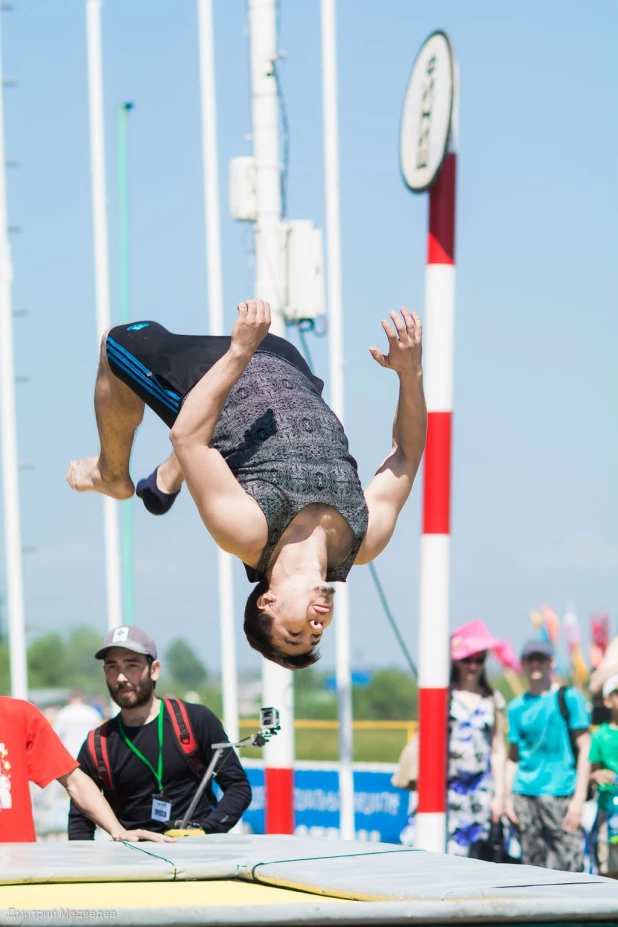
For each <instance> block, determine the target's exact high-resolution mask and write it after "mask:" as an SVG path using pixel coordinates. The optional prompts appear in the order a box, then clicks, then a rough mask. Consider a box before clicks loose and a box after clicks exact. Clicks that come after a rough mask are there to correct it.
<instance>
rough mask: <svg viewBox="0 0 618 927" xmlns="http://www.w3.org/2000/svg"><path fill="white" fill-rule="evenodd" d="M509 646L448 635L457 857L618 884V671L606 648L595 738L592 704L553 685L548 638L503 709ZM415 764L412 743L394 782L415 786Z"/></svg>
mask: <svg viewBox="0 0 618 927" xmlns="http://www.w3.org/2000/svg"><path fill="white" fill-rule="evenodd" d="M504 646H505V644H504V642H502V641H499V640H497V639H496V638H494V637H493V636H492V635H491V633H490V631H489V630H488V629H487V627H486V626H485V625H484V624H483V622H481V621H479V620H478V619H477V620H475V621H472V622H469V623H468V624H465V625H463V626H462V627H460V628H458V629H457V630H456V631H455V632H454V633H453V635H452V636H451V681H450V699H449V717H448V725H449V728H448V802H447V805H448V813H447V826H448V852H449V853H454V854H457V855H459V856H472V857H480V858H484V859H494V860H496V861H503V860H507V861H508V860H509V859H510V858H516V859H517V860H520V861H521V862H523V863H526V864H528V865H533V866H543V867H546V868H550V869H560V870H564V871H569V872H581V871H583V869H584V868H585V867H588V868H590V869H593V870H598V871H601V872H602V873H603V874H605V875H610V876H613V877H616V878H618V665H616V666H614V665H613V664H612V663H611V659H612V653H610V651H609V650H608V658H607V659H606V661H605V663H604V665H603V666H602V667H600V668H599V671H597V673H596V676H595V677H593V680H592V681H591V683H594V685H595V687H596V688H594V689H593V692H596V693H599V694H600V696H601V699H602V701H603V708H604V710H605V719H604V720H603V721H602V723H601V724H599V725H595V729H594V731H593V733H592V736H591V718H590V710H589V705H588V703H587V701H586V699H585V698H584V696H583V694H582V693H581V692H580V691H579V690H578V689H576V688H574V687H572V686H565V685H560V683H559V681H557V680H556V679H555V660H554V651H553V647H552V645H551V643H549V642H548V641H546V640H540V639H532V640H529V641H527V642H526V643H525V645H524V647H523V649H522V652H521V655H520V660H521V669H522V674H523V676H524V678H525V680H526V690H525V691H523V692H522V693H521V694H518V695H516V697H514V698H513V699H512V700H511V701H510V702H509V704H508V706H507V705H506V702H505V699H504V698H503V696H502V695H501V694H500V692H498V690H497V689H494V688H493V687H492V686H491V685H490V683H489V681H488V677H487V673H486V660H487V658H488V657H489V655H490V654H491V653H492V651H498V652H499V651H500V650H501V648H503V647H504ZM610 649H611V648H610ZM614 649H616V658H617V659H615V660H614V663H617V664H618V649H617V648H614ZM591 687H592V686H591ZM597 701H598V700H597ZM417 754H418V745H417V744H416V743H412V742H411V743H410V744H408V746H407V747H406V749H405V750H404V753H403V754H402V757H401V760H400V765H399V769H398V771H397V773H396V775H395V777H394V779H393V781H394V784H396V785H399V786H400V787H404V788H409V789H414V788H415V786H416V776H417ZM584 824H585V825H586V826H585V827H584V826H583V825H584ZM414 825H415V822H414V815H412V817H411V819H410V821H409V823H408V825H407V827H406V828H405V830H404V832H403V833H402V835H401V839H402V842H403V843H405V844H408V845H414V839H415V826H414ZM513 847H515V850H513Z"/></svg>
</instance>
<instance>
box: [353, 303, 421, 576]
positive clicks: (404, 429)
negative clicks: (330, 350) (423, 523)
mask: <svg viewBox="0 0 618 927" xmlns="http://www.w3.org/2000/svg"><path fill="white" fill-rule="evenodd" d="M390 315H391V319H392V323H393V324H392V325H391V324H390V322H388V321H387V320H386V319H383V320H382V328H383V329H384V331H385V333H386V337H387V338H388V344H389V350H388V354H382V352H381V351H379V350H378V349H377V348H370V349H369V350H370V352H371V356H372V357H373V359H374V360H375V361H376V362H377V363H378V364H380V366H381V367H386V368H388V369H390V370H394V371H395V372H396V373H397V374H398V376H399V399H398V402H397V410H396V412H395V421H394V422H393V446H392V449H391V452H390V454H389V455H388V457H387V458H386V460H385V461H384V462H383V463H382V465H381V467H380V468H379V470H378V472H377V473H376V475H375V476H374V478H373V479H372V481H371V483H370V484H369V486H368V487H367V489H366V490H365V498H366V500H367V508H368V510H369V525H368V528H367V534H366V536H365V540H364V541H363V543H362V545H361V548H360V551H359V553H358V557H357V558H356V564H362V563H369V562H370V561H371V560H373V559H374V558H375V557H377V556H378V555H379V554H380V553H382V551H383V550H384V548H385V547H386V545H387V544H388V542H389V541H390V539H391V537H392V534H393V531H394V530H395V525H396V523H397V518H398V516H399V513H400V512H401V510H402V508H403V506H404V505H405V503H406V500H407V498H408V496H409V495H410V492H411V490H412V484H413V483H414V478H415V476H416V473H417V471H418V468H419V466H420V462H421V458H422V456H423V451H424V449H425V439H426V436H427V407H426V405H425V395H424V393H423V368H422V364H421V350H422V337H423V332H422V326H421V321H420V319H419V317H418V316H417V315H416V314H415V313H412V314H410V313H409V312H408V310H407V309H405V308H402V309H401V315H399V314H398V313H396V312H391V314H390ZM393 326H394V327H393Z"/></svg>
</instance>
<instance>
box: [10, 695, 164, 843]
mask: <svg viewBox="0 0 618 927" xmlns="http://www.w3.org/2000/svg"><path fill="white" fill-rule="evenodd" d="M54 779H57V780H58V781H59V782H60V783H61V784H62V785H63V786H64V787H65V789H66V790H67V792H68V793H69V795H70V797H71V798H72V799H73V801H74V802H75V804H76V805H77V806H78V807H79V808H80V809H81V810H82V811H83V812H84V813H85V814H87V815H88V817H89V818H92V820H93V821H94V822H95V823H96V824H98V825H99V827H102V828H103V829H104V830H106V831H107V832H108V834H110V836H111V837H112V838H113V839H114V840H153V841H156V842H169V841H170V839H171V838H169V837H165V836H164V835H163V834H153V833H150V831H147V830H126V829H125V828H124V827H122V825H121V824H120V822H119V821H118V819H117V818H116V815H115V814H114V812H113V811H112V809H111V808H110V806H109V805H108V803H107V801H106V800H105V798H103V796H102V795H101V793H100V791H99V789H98V788H97V787H96V785H95V784H94V782H93V781H92V779H90V778H89V777H88V776H86V775H85V773H83V772H82V771H81V769H79V764H78V762H77V760H75V759H73V757H72V756H71V754H70V753H69V752H68V751H67V750H66V749H65V747H64V746H63V745H62V741H61V740H60V738H59V737H58V735H57V734H56V733H55V732H54V730H53V728H52V727H51V725H50V724H49V722H48V721H47V720H46V719H45V718H44V717H43V715H42V714H41V712H40V711H39V710H38V708H35V707H34V705H31V704H30V702H23V701H21V699H16V698H7V697H6V696H0V843H30V842H32V841H34V840H36V836H35V832H34V820H33V817H32V803H31V801H30V788H29V785H28V783H29V782H36V784H37V785H39V786H40V787H41V788H45V786H46V785H49V783H50V782H52V781H53V780H54Z"/></svg>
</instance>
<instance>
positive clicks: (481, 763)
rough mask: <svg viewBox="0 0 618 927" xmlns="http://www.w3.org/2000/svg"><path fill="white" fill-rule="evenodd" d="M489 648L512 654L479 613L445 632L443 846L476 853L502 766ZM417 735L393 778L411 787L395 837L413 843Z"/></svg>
mask: <svg viewBox="0 0 618 927" xmlns="http://www.w3.org/2000/svg"><path fill="white" fill-rule="evenodd" d="M489 651H493V652H494V653H495V654H496V655H497V656H498V657H499V658H500V659H501V660H502V661H503V662H504V663H505V664H507V665H508V664H510V665H513V663H514V662H515V657H514V654H513V652H512V648H511V646H510V644H508V643H506V642H504V641H499V640H496V638H494V637H493V636H492V635H491V634H490V633H489V631H488V629H487V627H486V626H485V624H484V623H483V622H482V621H481V620H480V619H478V618H477V619H475V620H474V621H469V622H468V623H467V624H464V625H462V626H461V627H460V628H457V630H456V631H455V632H454V633H453V634H452V636H451V683H450V700H449V719H448V725H449V738H448V814H447V825H448V852H449V853H453V854H455V855H457V856H469V855H471V854H472V855H476V852H477V851H478V849H479V847H478V845H479V844H480V843H482V842H483V841H486V840H487V838H488V837H489V833H490V830H491V822H492V820H493V821H496V822H498V821H499V820H500V818H501V816H502V813H503V802H504V785H505V771H506V749H505V743H504V732H505V719H504V708H505V702H504V699H503V698H502V696H501V695H500V693H499V692H497V691H495V690H493V689H492V688H491V686H490V685H489V682H488V681H487V675H486V673H485V659H486V657H487V654H488V652H489ZM417 777H418V739H414V740H413V741H410V743H409V744H408V745H407V747H406V749H405V750H404V752H403V753H402V756H401V759H400V762H399V768H398V770H397V773H396V774H395V776H394V777H393V780H392V781H393V784H394V785H396V786H398V787H399V788H406V789H409V790H412V791H411V796H410V798H411V803H410V811H411V817H410V818H409V820H408V823H407V825H406V827H405V828H404V830H403V832H402V833H401V837H400V839H401V842H402V843H403V844H405V845H407V846H414V845H415V839H416V827H415V823H416V822H415V804H416V802H415V799H416V797H417V796H416V791H415V790H416V780H417Z"/></svg>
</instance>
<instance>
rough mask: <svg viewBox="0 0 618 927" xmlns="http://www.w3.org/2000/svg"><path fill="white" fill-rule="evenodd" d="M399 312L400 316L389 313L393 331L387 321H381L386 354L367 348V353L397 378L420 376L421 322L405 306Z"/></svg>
mask: <svg viewBox="0 0 618 927" xmlns="http://www.w3.org/2000/svg"><path fill="white" fill-rule="evenodd" d="M400 311H401V316H400V315H399V314H398V313H397V312H391V313H390V317H391V319H392V322H393V325H394V326H395V328H394V329H393V325H391V324H390V322H389V321H388V320H387V319H382V328H383V329H384V331H385V332H386V337H387V338H388V354H382V352H381V351H379V350H378V349H377V348H369V353H370V354H371V356H372V357H373V359H374V360H375V361H377V362H378V364H379V365H380V367H387V368H389V369H390V370H395V371H396V372H397V373H398V374H399V376H403V375H405V374H420V373H421V372H422V367H421V346H422V340H423V328H422V325H421V320H420V319H419V317H418V316H417V314H416V313H415V312H412V313H409V312H408V310H407V309H406V307H405V306H402V307H401V310H400Z"/></svg>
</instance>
